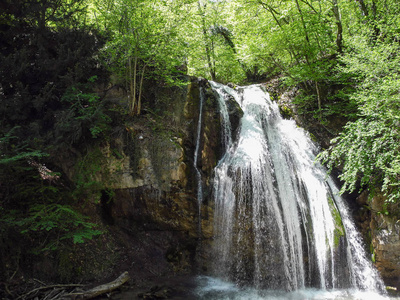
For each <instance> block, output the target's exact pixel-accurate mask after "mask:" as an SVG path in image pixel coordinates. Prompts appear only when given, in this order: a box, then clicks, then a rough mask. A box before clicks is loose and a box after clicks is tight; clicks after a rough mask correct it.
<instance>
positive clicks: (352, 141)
mask: <svg viewBox="0 0 400 300" xmlns="http://www.w3.org/2000/svg"><path fill="white" fill-rule="evenodd" d="M374 34H375V31H374V30H371V34H370V35H363V36H359V37H357V38H356V39H353V41H352V42H351V43H350V45H351V51H349V52H348V53H346V55H344V56H343V57H342V58H341V61H342V63H343V66H342V67H340V68H339V71H340V72H341V74H344V75H345V74H348V75H350V76H351V77H352V78H353V80H354V83H355V85H356V90H355V92H354V93H352V94H351V97H352V98H353V99H354V100H355V101H356V102H357V103H358V105H359V118H358V119H357V120H356V121H353V122H349V123H347V125H346V126H345V128H344V130H343V132H342V133H341V134H340V135H339V136H338V137H337V138H335V139H334V140H332V146H331V147H330V148H329V149H327V150H325V151H324V152H322V153H321V154H320V156H319V159H320V160H321V161H322V162H324V163H327V164H328V167H329V168H330V169H332V168H333V167H334V166H339V167H341V168H342V170H343V173H342V174H341V175H340V178H341V179H342V180H343V182H344V185H343V187H342V190H341V192H345V191H350V192H353V191H354V190H355V189H356V187H357V186H358V184H360V185H361V188H367V189H368V190H369V191H370V192H371V194H374V192H376V191H377V190H378V191H379V190H382V191H383V192H384V193H385V194H386V195H387V196H388V198H387V201H388V202H395V201H398V199H399V197H400V184H399V179H400V147H399V145H400V135H399V133H400V132H399V125H400V94H399V89H398V87H399V86H400V75H399V74H400V67H399V66H400V58H399V56H398V55H397V54H398V53H399V51H400V47H399V45H398V43H397V41H393V40H392V39H388V40H382V41H379V42H375V41H374V39H371V36H373V35H374Z"/></svg>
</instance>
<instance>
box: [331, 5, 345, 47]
mask: <svg viewBox="0 0 400 300" xmlns="http://www.w3.org/2000/svg"><path fill="white" fill-rule="evenodd" d="M332 3H333V7H332V11H333V14H334V16H335V19H336V26H337V33H336V46H337V51H338V52H339V53H342V52H343V26H342V20H341V17H340V11H339V6H338V2H337V0H332Z"/></svg>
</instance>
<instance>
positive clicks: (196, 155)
mask: <svg viewBox="0 0 400 300" xmlns="http://www.w3.org/2000/svg"><path fill="white" fill-rule="evenodd" d="M203 104H204V90H203V88H200V103H199V120H198V122H197V132H196V147H195V150H194V157H193V164H194V169H195V172H196V181H197V203H198V220H199V224H198V234H199V236H200V235H201V203H202V202H203V186H202V181H201V173H200V170H199V168H198V167H197V162H198V158H199V151H200V137H201V124H202V122H203Z"/></svg>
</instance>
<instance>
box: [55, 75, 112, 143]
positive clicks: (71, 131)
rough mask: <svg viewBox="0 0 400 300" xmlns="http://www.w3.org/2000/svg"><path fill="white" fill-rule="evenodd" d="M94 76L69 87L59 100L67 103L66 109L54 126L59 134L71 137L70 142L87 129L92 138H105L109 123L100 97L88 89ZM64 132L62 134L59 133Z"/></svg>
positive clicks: (109, 120)
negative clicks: (85, 81)
mask: <svg viewBox="0 0 400 300" xmlns="http://www.w3.org/2000/svg"><path fill="white" fill-rule="evenodd" d="M95 81H96V76H93V77H91V78H89V80H88V83H85V84H83V83H81V84H77V85H75V86H71V87H69V88H68V89H67V90H66V92H65V94H64V95H63V96H62V98H61V101H63V102H66V103H68V107H69V109H68V110H65V111H64V113H63V114H60V116H59V119H58V121H57V125H56V128H57V130H58V132H59V133H60V135H63V136H71V137H73V138H72V139H71V141H70V143H71V144H72V143H74V142H76V141H78V140H79V138H80V136H79V134H78V133H80V135H84V131H85V129H86V130H89V131H90V134H91V137H92V138H99V137H103V138H107V136H108V132H109V129H110V126H109V124H110V123H111V119H110V117H109V116H108V115H107V114H106V112H105V109H104V104H103V103H102V101H101V99H100V97H99V96H98V95H96V94H95V93H93V92H91V91H90V85H91V84H92V83H93V82H95ZM61 133H64V134H61Z"/></svg>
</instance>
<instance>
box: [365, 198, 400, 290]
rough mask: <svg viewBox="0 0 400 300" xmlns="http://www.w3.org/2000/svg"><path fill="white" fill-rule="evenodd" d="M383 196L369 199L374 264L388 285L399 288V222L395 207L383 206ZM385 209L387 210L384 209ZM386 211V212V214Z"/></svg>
mask: <svg viewBox="0 0 400 300" xmlns="http://www.w3.org/2000/svg"><path fill="white" fill-rule="evenodd" d="M384 200H385V198H384V196H383V195H376V196H375V197H374V198H373V199H372V200H371V209H372V218H371V225H370V227H371V237H372V246H373V250H374V253H373V255H374V258H375V265H376V267H377V268H378V270H379V272H380V274H381V276H382V278H383V280H384V281H385V283H386V284H387V285H389V286H393V287H396V288H397V289H399V288H400V251H399V249H400V222H399V221H398V220H399V218H398V216H396V215H395V211H396V208H395V207H394V206H392V207H391V206H390V205H389V206H388V207H387V208H384ZM386 209H387V210H386ZM385 212H387V213H388V214H386V213H385Z"/></svg>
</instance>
